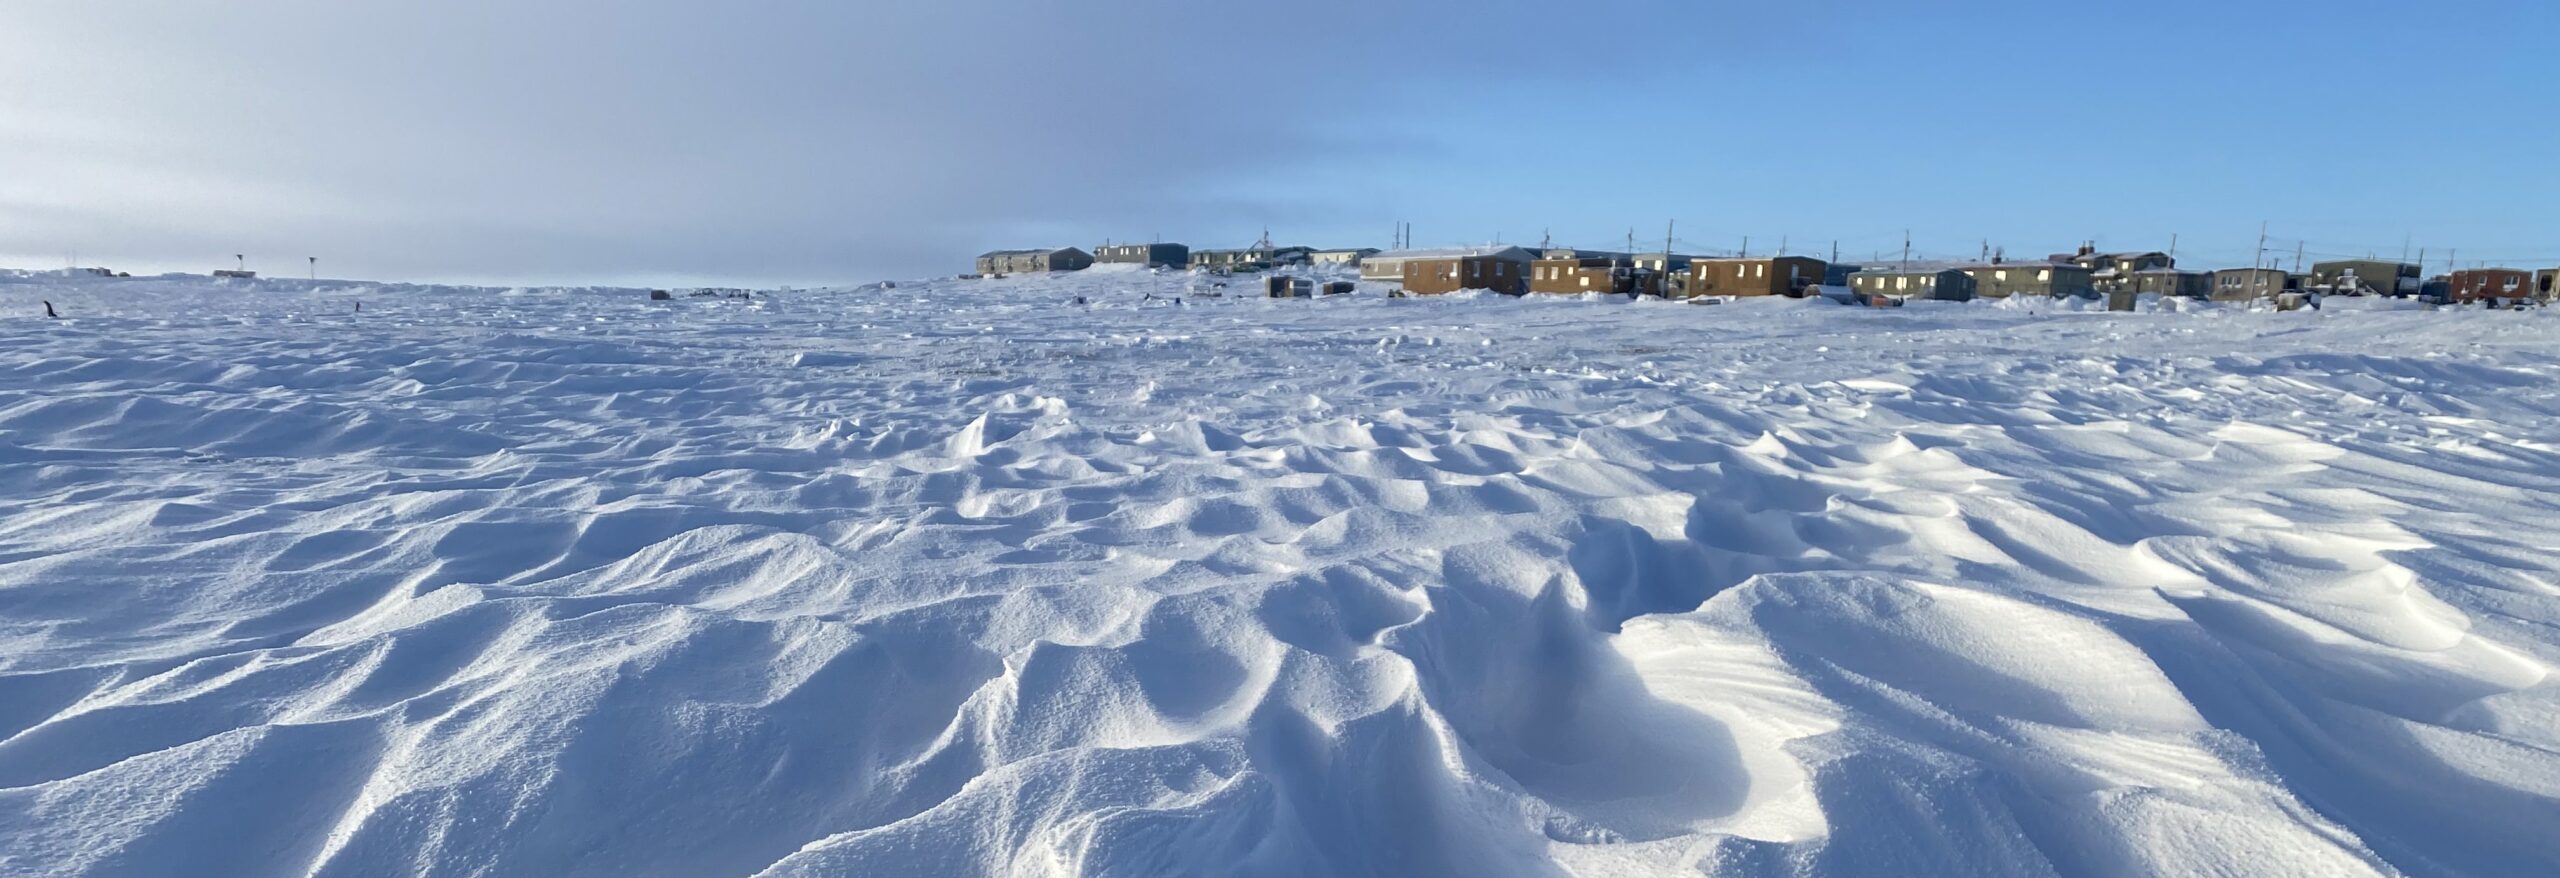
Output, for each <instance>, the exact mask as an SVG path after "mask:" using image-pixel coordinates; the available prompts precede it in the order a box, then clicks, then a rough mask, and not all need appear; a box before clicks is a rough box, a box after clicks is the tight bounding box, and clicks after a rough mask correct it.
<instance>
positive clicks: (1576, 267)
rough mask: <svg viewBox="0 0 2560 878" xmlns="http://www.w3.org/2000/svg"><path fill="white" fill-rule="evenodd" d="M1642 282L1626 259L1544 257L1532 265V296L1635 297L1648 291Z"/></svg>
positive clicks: (1530, 270) (1530, 275) (1530, 267)
mask: <svg viewBox="0 0 2560 878" xmlns="http://www.w3.org/2000/svg"><path fill="white" fill-rule="evenodd" d="M1547 252H1550V253H1552V252H1557V251H1553V250H1550V251H1547ZM1563 252H1567V253H1571V252H1574V251H1570V250H1568V251H1563ZM1638 280H1639V279H1638V277H1637V271H1636V269H1635V267H1634V266H1632V265H1629V264H1627V261H1626V260H1624V259H1620V258H1616V257H1610V256H1566V257H1555V258H1540V259H1538V260H1536V261H1534V262H1531V263H1529V292H1532V293H1549V294H1555V295H1579V294H1582V293H1605V294H1611V295H1620V296H1626V295H1635V294H1637V293H1640V292H1643V291H1644V290H1643V288H1642V287H1641V286H1640V285H1639V283H1638ZM1655 292H1656V293H1657V294H1658V293H1659V292H1660V290H1659V289H1658V288H1657V289H1656V290H1655Z"/></svg>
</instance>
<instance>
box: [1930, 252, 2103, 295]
mask: <svg viewBox="0 0 2560 878" xmlns="http://www.w3.org/2000/svg"><path fill="white" fill-rule="evenodd" d="M1960 270H1961V271H1963V272H1964V274H1965V276H1967V277H1970V278H1972V279H1973V295H1977V296H1983V297H1986V298H1993V299H2006V298H2008V297H2010V296H2060V297H2065V298H2071V297H2082V298H2085V297H2091V296H2096V295H2097V294H2098V289H2097V279H2096V277H2097V272H2096V271H2095V270H2092V269H2091V268H2089V267H2088V266H2087V265H2084V264H2081V263H2078V262H2071V261H2067V260H2056V261H2052V262H1993V263H1989V264H1986V265H1971V266H1965V267H1963V268H1962V269H1960Z"/></svg>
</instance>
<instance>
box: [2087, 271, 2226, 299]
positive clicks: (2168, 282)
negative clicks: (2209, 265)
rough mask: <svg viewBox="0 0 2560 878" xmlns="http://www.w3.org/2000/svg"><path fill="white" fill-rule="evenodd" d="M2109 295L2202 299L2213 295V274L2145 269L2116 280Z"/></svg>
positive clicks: (2207, 272)
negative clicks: (2152, 295)
mask: <svg viewBox="0 0 2560 878" xmlns="http://www.w3.org/2000/svg"><path fill="white" fill-rule="evenodd" d="M2108 292H2110V293H2122V294H2129V295H2135V296H2139V295H2142V294H2145V293H2156V294H2158V295H2163V296H2185V297H2187V298H2191V299H2202V298H2205V297H2207V296H2211V295H2213V273H2212V272H2209V271H2187V270H2184V269H2177V268H2146V269H2143V270H2141V271H2136V272H2133V273H2131V274H2128V275H2124V276H2122V277H2119V278H2117V279H2116V282H2115V284H2114V285H2113V289H2110V290H2109V291H2108Z"/></svg>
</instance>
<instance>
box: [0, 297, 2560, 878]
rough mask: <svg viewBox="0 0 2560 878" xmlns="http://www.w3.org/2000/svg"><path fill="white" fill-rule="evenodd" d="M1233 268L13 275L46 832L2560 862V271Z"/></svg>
mask: <svg viewBox="0 0 2560 878" xmlns="http://www.w3.org/2000/svg"><path fill="white" fill-rule="evenodd" d="M1248 286H1252V282H1251V281H1243V282H1238V283H1237V284H1235V286H1234V289H1237V290H1242V289H1244V288H1246V287H1248ZM1255 288H1257V289H1258V287H1255ZM1211 289H1212V288H1210V287H1208V286H1207V285H1206V284H1205V283H1204V282H1202V281H1198V280H1194V279H1190V278H1186V277H1183V276H1181V275H1158V274H1151V273H1146V272H1135V271H1125V270H1123V271H1097V272H1089V273H1082V274H1078V275H1074V276H1067V277H1059V278H1014V279H1007V280H985V281H937V282H928V283H914V284H903V285H900V286H898V287H896V288H894V289H877V288H863V289H848V290H833V291H807V292H796V293H777V294H773V295H770V296H768V297H765V298H762V299H758V300H756V301H754V302H752V303H744V302H737V301H716V300H686V299H679V300H677V301H673V302H649V301H647V300H646V299H645V296H644V295H642V294H641V293H638V292H634V291H594V290H590V291H540V290H525V291H495V290H469V289H448V288H425V287H397V286H383V287H351V286H347V285H342V284H329V283H321V284H316V285H315V284H305V283H300V282H284V281H259V282H254V283H238V284H227V285H217V284H216V283H215V282H211V281H205V280H181V279H154V280H138V279H137V280H123V281H106V280H74V279H69V278H61V277H52V276H25V275H21V276H16V277H11V278H5V279H0V315H5V316H0V874H6V875H12V876H15V875H177V874H186V875H305V874H310V875H345V876H359V875H364V876H371V875H395V874H397V875H406V874H423V875H595V876H608V875H639V874H647V875H683V876H720V875H730V876H742V875H769V876H802V875H812V876H814V875H857V874H858V875H945V874H986V875H1024V876H1029V875H1378V876H1414V875H1660V874H1671V873H1687V872H1693V871H1694V872H1703V873H1707V874H1718V875H1783V874H1829V875H1852V874H1856V875H1912V874H1934V875H1968V876H1978V875H2051V874H2063V875H2143V874H2164V875H2165V874H2175V875H2190V874H2229V875H2242V874H2245V875H2305V876H2314V875H2316V876H2336V875H2355V874H2391V873H2394V872H2404V873H2407V874H2412V875H2519V874H2552V873H2553V872H2554V870H2555V869H2560V833H2556V832H2554V831H2553V829H2554V827H2560V755H2555V748H2556V747H2560V686H2555V683H2554V681H2553V679H2552V677H2551V675H2550V669H2551V668H2552V667H2553V664H2554V663H2555V662H2560V556H2556V555H2555V551H2554V548H2553V541H2554V539H2555V537H2554V535H2555V533H2560V450H2556V449H2555V444H2554V443H2555V442H2560V423H2555V418H2560V393H2555V390H2554V387H2555V381H2560V319H2555V318H2554V317H2553V316H2551V315H2548V314H2524V315H2518V314H2508V313H2484V312H2477V311H2473V312H2452V311H2444V312H2398V311H2374V310H2358V309H2352V308H2332V309H2329V310H2325V311H2321V312H2316V313H2315V312H2300V313H2286V314H2275V313H2263V312H2250V311H2245V310H2235V309H2227V308H2210V309H2197V310H2191V311H2162V312H2159V313H2144V314H2086V313H2076V312H2075V313H2057V312H2056V311H2054V310H2052V309H2029V308H2026V307H2022V306H2021V305H2020V304H2018V303H2010V304H2006V305H1996V306H1995V305H1990V304H1975V305H1951V304H1935V303H1925V302H1923V303H1914V304H1913V305H1912V306H1911V307H1908V308H1901V309H1861V308H1847V307H1840V306H1835V305H1831V304H1828V303H1825V302H1820V301H1806V302H1794V301H1754V302H1744V303H1741V304H1734V305H1723V306H1715V307H1696V306H1687V305H1678V304H1632V305H1631V304H1625V303H1623V302H1620V301H1616V300H1599V299H1544V300H1526V301H1519V300H1508V299H1502V298H1498V297H1489V296H1457V297H1449V298H1444V299H1420V300H1390V299H1386V298H1383V297H1381V296H1378V295H1376V293H1377V292H1378V291H1377V290H1376V289H1375V288H1367V289H1364V291H1363V294H1362V295H1359V296H1354V297H1343V298H1335V299H1327V300H1319V301H1270V300H1264V299H1260V298H1221V299H1209V298H1200V297H1199V294H1200V293H1202V292H1207V291H1211ZM1149 295H1155V296H1159V297H1171V296H1176V295H1182V296H1189V297H1191V298H1190V299H1189V302H1188V304H1187V305H1185V306H1182V307H1175V306H1173V305H1172V304H1171V303H1170V302H1167V301H1162V300H1157V301H1149V300H1148V299H1147V298H1146V297H1147V296H1149ZM1076 296H1084V297H1086V298H1087V299H1088V301H1089V303H1090V304H1087V305H1076V304H1073V302H1072V300H1073V298H1074V297H1076ZM38 299H50V300H52V301H54V302H55V304H56V306H57V307H59V308H61V309H62V310H63V311H64V312H65V313H66V314H67V315H69V316H68V318H67V319H64V320H45V319H43V318H42V317H40V316H32V317H31V316H29V315H41V313H42V309H41V308H40V307H39V306H38V305H36V300H38ZM359 302H361V303H362V306H363V310H362V313H361V314H358V313H355V306H356V304H357V303H359Z"/></svg>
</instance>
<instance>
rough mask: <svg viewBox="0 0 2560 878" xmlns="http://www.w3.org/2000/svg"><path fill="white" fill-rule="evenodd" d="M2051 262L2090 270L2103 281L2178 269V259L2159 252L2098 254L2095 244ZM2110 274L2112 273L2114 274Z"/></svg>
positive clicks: (2058, 256)
mask: <svg viewBox="0 0 2560 878" xmlns="http://www.w3.org/2000/svg"><path fill="white" fill-rule="evenodd" d="M2050 261H2053V262H2068V263H2071V264H2073V265H2077V266H2080V267H2081V268H2085V269H2088V270H2089V273H2090V275H2091V276H2093V277H2095V278H2097V279H2099V280H2101V281H2103V280H2106V279H2108V278H2112V277H2116V276H2118V275H2128V274H2132V273H2134V272H2137V271H2149V270H2151V269H2154V268H2176V267H2178V260H2177V259H2175V258H2173V257H2171V256H2170V255H2169V254H2167V253H2162V252H2160V251H2158V250H2142V251H2127V252H2123V253H2100V252H2098V245H2097V244H2096V243H2094V242H2092V243H2085V244H2081V245H2080V250H2079V251H2078V252H2075V253H2056V254H2053V258H2052V259H2051V260H2050ZM2110 272H2112V274H2111V273H2110Z"/></svg>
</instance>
